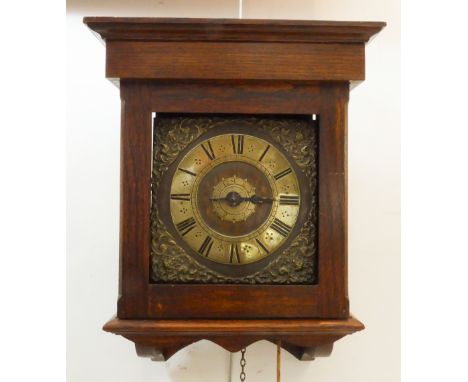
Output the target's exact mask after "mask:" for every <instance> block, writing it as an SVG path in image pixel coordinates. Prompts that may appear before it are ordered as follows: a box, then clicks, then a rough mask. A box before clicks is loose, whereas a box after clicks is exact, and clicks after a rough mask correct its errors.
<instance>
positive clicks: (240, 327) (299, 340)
mask: <svg viewBox="0 0 468 382" xmlns="http://www.w3.org/2000/svg"><path fill="white" fill-rule="evenodd" d="M103 329H104V330H105V331H108V332H111V333H114V334H118V335H122V336H124V337H125V338H127V339H129V340H131V341H133V342H134V343H135V344H136V347H137V352H138V354H139V355H140V356H144V357H150V358H152V359H153V360H161V358H162V359H163V360H167V359H168V358H169V357H171V356H172V355H173V354H174V353H176V352H177V351H178V350H180V349H181V348H183V347H185V346H187V345H189V344H191V343H194V342H197V341H200V340H202V339H207V340H209V341H212V342H214V343H216V344H218V345H219V346H222V347H223V348H224V349H226V350H228V351H231V352H236V351H239V350H241V349H242V348H244V347H246V346H248V345H250V344H252V343H254V342H257V341H260V340H267V341H270V342H273V343H278V341H281V346H282V347H283V348H284V349H285V350H287V351H289V352H290V353H291V354H293V355H294V356H296V357H297V358H299V359H303V360H310V359H313V358H314V357H315V356H328V355H329V354H330V352H331V348H332V345H333V343H334V342H335V341H336V340H338V339H340V338H342V337H343V336H345V335H348V334H352V333H355V332H357V331H360V330H362V329H364V325H363V324H362V323H361V322H359V321H358V320H356V319H355V318H353V317H350V318H347V319H344V320H330V319H327V320H311V319H309V320H120V319H116V318H114V319H112V320H110V321H109V322H107V323H106V324H105V325H104V328H103Z"/></svg>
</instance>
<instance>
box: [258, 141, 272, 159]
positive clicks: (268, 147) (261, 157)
mask: <svg viewBox="0 0 468 382" xmlns="http://www.w3.org/2000/svg"><path fill="white" fill-rule="evenodd" d="M268 150H270V145H268V146H267V147H266V149H265V151H263V153H262V155H260V158H259V159H258V161H259V162H261V161H262V159H263V158H264V157H265V155H266V153H267V152H268Z"/></svg>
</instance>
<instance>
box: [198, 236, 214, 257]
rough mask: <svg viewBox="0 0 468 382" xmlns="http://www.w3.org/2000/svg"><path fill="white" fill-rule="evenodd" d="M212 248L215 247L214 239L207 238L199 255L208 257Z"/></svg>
mask: <svg viewBox="0 0 468 382" xmlns="http://www.w3.org/2000/svg"><path fill="white" fill-rule="evenodd" d="M212 246H213V239H212V238H211V237H210V236H207V237H206V238H205V240H204V241H203V243H202V245H201V246H200V249H199V250H198V253H200V255H204V256H206V257H208V255H209V254H210V251H211V247H212Z"/></svg>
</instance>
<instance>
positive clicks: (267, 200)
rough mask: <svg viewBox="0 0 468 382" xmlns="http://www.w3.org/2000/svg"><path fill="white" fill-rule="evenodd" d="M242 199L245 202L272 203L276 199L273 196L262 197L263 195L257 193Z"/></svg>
mask: <svg viewBox="0 0 468 382" xmlns="http://www.w3.org/2000/svg"><path fill="white" fill-rule="evenodd" d="M242 199H243V201H245V202H250V203H253V204H263V203H271V202H273V201H274V200H275V199H273V198H262V197H261V196H257V195H252V196H250V197H249V198H242Z"/></svg>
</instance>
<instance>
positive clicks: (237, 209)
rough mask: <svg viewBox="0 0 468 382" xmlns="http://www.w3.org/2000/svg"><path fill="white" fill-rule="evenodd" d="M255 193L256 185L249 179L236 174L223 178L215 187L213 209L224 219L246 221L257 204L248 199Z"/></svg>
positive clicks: (233, 221) (234, 221)
mask: <svg viewBox="0 0 468 382" xmlns="http://www.w3.org/2000/svg"><path fill="white" fill-rule="evenodd" d="M254 194H255V187H253V186H252V185H251V184H250V183H249V181H248V180H247V179H241V178H239V177H237V176H235V175H234V176H232V177H229V178H223V179H222V180H221V182H219V183H218V184H216V186H214V187H213V194H212V198H211V200H212V202H213V210H214V212H215V213H216V214H217V215H218V216H219V218H220V219H221V220H223V221H229V222H232V223H238V222H242V221H245V220H247V218H248V217H249V216H251V215H252V214H253V213H254V212H255V204H254V203H252V202H251V201H248V200H246V199H248V198H250V197H251V196H253V195H254Z"/></svg>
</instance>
